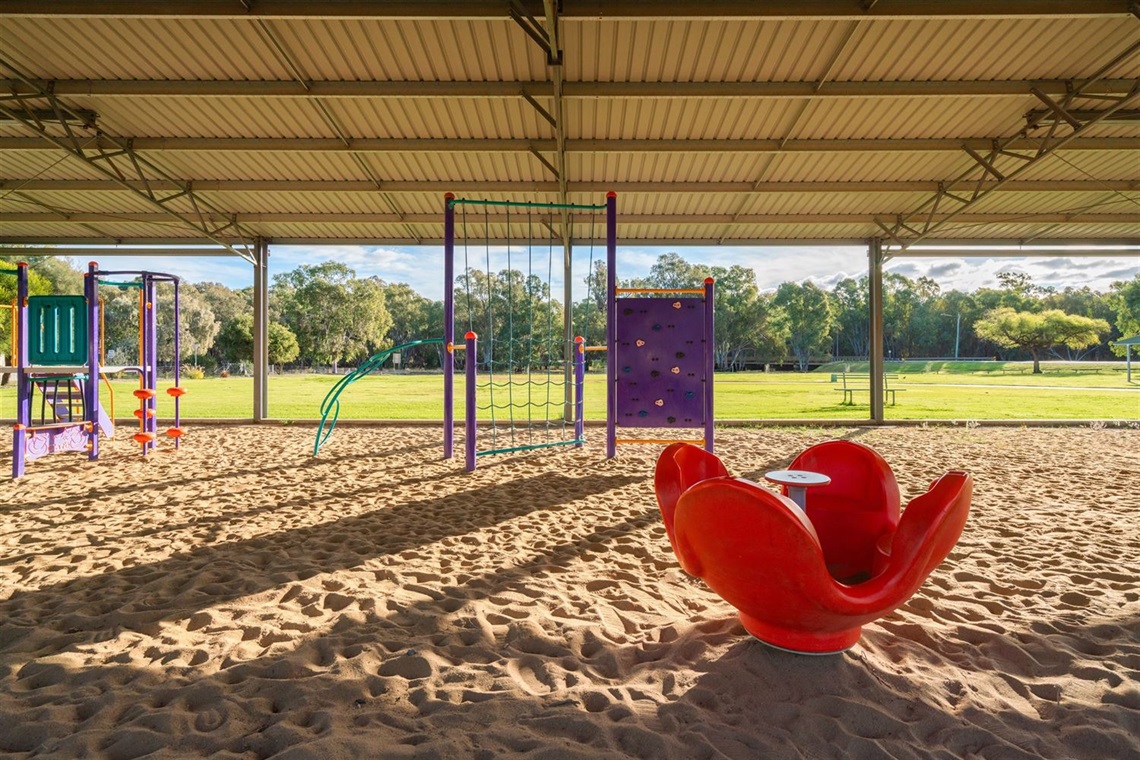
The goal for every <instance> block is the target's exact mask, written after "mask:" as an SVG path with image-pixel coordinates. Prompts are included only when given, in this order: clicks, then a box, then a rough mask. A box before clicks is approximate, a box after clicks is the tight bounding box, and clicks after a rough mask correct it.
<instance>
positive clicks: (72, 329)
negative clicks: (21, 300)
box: [28, 296, 87, 366]
mask: <svg viewBox="0 0 1140 760" xmlns="http://www.w3.org/2000/svg"><path fill="white" fill-rule="evenodd" d="M28 360H29V361H30V362H31V363H32V364H42V365H48V366H55V365H60V364H86V363H87V299H85V298H84V297H83V296H32V297H30V298H29V299H28Z"/></svg>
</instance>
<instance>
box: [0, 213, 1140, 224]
mask: <svg viewBox="0 0 1140 760" xmlns="http://www.w3.org/2000/svg"><path fill="white" fill-rule="evenodd" d="M234 217H236V220H237V221H238V222H240V223H242V224H266V223H274V224H314V223H321V224H329V223H335V224H432V225H435V224H442V220H440V218H439V215H438V214H396V213H360V212H349V213H339V212H335V213H305V214H297V213H281V212H273V213H242V214H233V215H217V216H216V217H210V218H211V219H212V221H215V222H219V223H220V222H224V221H229V220H230V219H231V218H234ZM487 218H488V219H489V221H490V223H491V224H505V223H506V222H507V220H508V218H509V217H507V216H506V215H493V214H492V215H491V216H490V217H487ZM480 219H481V220H482V219H484V217H482V216H481V217H480ZM936 219H938V221H942V220H943V219H945V220H946V221H950V220H951V219H953V220H954V221H956V222H959V223H962V224H1010V223H1016V222H1032V223H1034V224H1062V223H1063V224H1140V211H1137V212H1136V213H1105V214H1093V213H1060V212H1058V213H1028V214H1027V213H1013V214H998V213H987V214H969V213H960V214H954V215H953V216H951V215H949V214H943V215H940V216H937V217H936ZM168 220H169V217H168V216H167V215H165V214H159V213H151V212H124V213H108V212H98V213H66V214H55V213H25V212H14V213H0V223H7V224H15V223H22V224H41V223H42V224H60V223H61V222H67V223H75V224H79V223H83V224H98V223H139V224H151V223H158V222H164V221H168ZM874 220H875V215H874V214H740V215H734V214H673V215H671V214H622V217H621V221H622V224H670V225H678V226H687V225H705V224H728V223H732V224H742V225H749V224H805V225H808V224H874ZM515 223H516V224H525V219H524V218H522V217H519V216H518V215H516V216H515Z"/></svg>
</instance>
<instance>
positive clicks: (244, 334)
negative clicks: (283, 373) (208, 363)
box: [217, 314, 300, 367]
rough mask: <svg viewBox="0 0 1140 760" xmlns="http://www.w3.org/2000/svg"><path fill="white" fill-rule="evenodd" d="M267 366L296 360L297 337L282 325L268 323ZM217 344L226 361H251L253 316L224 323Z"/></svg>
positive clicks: (242, 316) (243, 315)
mask: <svg viewBox="0 0 1140 760" xmlns="http://www.w3.org/2000/svg"><path fill="white" fill-rule="evenodd" d="M267 333H268V335H267V336H266V337H267V338H268V344H267V345H266V351H267V353H268V354H269V365H270V367H272V366H273V365H278V364H287V363H289V362H291V361H293V360H294V359H296V358H297V355H298V354H299V353H300V348H298V346H297V336H296V335H294V334H293V331H292V330H290V329H289V328H288V327H286V326H285V325H283V324H280V323H279V322H270V323H269V327H268V328H267ZM217 344H218V345H221V346H223V349H222V350H223V353H224V355H225V357H226V361H234V362H252V361H253V315H252V314H241V315H239V316H238V317H236V318H235V319H231V320H230V321H229V322H227V323H226V325H225V327H223V328H222V331H221V332H220V333H219V334H218V340H217Z"/></svg>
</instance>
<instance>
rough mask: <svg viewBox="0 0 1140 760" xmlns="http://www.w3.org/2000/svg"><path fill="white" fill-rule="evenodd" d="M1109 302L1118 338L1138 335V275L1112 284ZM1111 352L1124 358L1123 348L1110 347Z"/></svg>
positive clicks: (1139, 331) (1139, 309) (1139, 279)
mask: <svg viewBox="0 0 1140 760" xmlns="http://www.w3.org/2000/svg"><path fill="white" fill-rule="evenodd" d="M1109 301H1110V303H1111V304H1112V307H1113V310H1114V311H1115V312H1116V330H1117V332H1119V333H1120V337H1122V338H1131V337H1133V336H1135V335H1140V275H1136V276H1135V277H1133V278H1132V279H1131V280H1127V281H1120V282H1114V283H1112V291H1111V293H1110V295H1109ZM1112 352H1113V353H1114V354H1116V355H1117V356H1124V354H1125V347H1124V346H1112Z"/></svg>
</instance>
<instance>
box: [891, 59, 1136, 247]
mask: <svg viewBox="0 0 1140 760" xmlns="http://www.w3.org/2000/svg"><path fill="white" fill-rule="evenodd" d="M1137 57H1140V41H1138V42H1135V43H1133V44H1132V45H1130V46H1129V47H1127V48H1125V49H1124V50H1122V51H1120V52H1119V53H1118V54H1117V55H1116V56H1114V57H1113V58H1112V60H1110V61H1109V62H1108V63H1106V64H1104V65H1103V66H1102V67H1101V68H1100V69H1099V70H1098V71H1097V72H1096V73H1095V74H1093V75H1092V76H1091V77H1089V78H1088V79H1087V80H1085V81H1084V82H1082V83H1081V84H1079V85H1078V86H1077V87H1075V88H1074V89H1073V90H1072V91H1070V92H1068V93H1066V94H1065V97H1064V98H1063V99H1062V100H1061V101H1060V102H1058V101H1054V100H1053V99H1052V98H1051V97H1050V96H1049V95H1047V94H1045V93H1043V92H1041V91H1039V90H1038V91H1034V93H1033V94H1034V95H1036V96H1037V98H1038V99H1039V100H1041V101H1042V102H1044V103H1045V104H1046V106H1047V110H1046V112H1043V113H1042V116H1041V117H1040V120H1032V119H1031V120H1030V122H1029V123H1028V125H1027V126H1026V128H1025V129H1024V130H1022V131H1021V133H1020V134H1019V135H1016V136H1012V137H1008V138H1005V139H1003V140H995V141H994V143H993V145H992V147H991V148H990V149H989V150H988V151H985V153H984V155H983V152H981V151H978V150H976V149H974V148H972V147H971V146H969V145H963V146H962V149H963V151H964V152H965V154H966V155H967V156H968V157H969V158H970V160H971V161H972V163H971V164H970V165H969V166H968V168H966V169H965V170H964V171H962V172H961V173H959V174H958V175H957V176H955V177H953V178H952V179H949V180H947V181H945V182H943V183H940V184H939V187H938V190H937V191H936V192H935V193H934V195H933V196H932V197H931V198H930V199H928V200H926V201H924V202H923V203H922V204H920V205H919V206H918V207H916V208H915V209H913V210H912V211H910V212H908V213H905V214H899V215H897V216H895V217H894V218H893V219H890V218H883V217H876V219H875V224H876V225H877V226H878V227H879V228H880V229H881V230H882V231H883V232H885V233H886V235H887V236H888V237H889V238H890V240H891V242H892V243H894V244H895V245H896V246H899V247H901V248H903V249H905V248H907V247H908V246H910V245H913V244H914V243H917V242H919V241H921V240H923V239H924V238H926V237H927V236H928V235H930V234H931V233H933V232H935V231H936V230H937V229H938V227H940V226H941V225H944V224H946V223H947V222H949V221H951V220H953V219H954V218H955V217H956V216H958V215H959V214H961V213H962V212H964V211H966V210H967V209H970V208H972V207H973V206H975V205H976V204H978V203H979V202H981V201H982V200H983V199H985V198H986V197H987V196H988V195H989V194H990V193H992V192H994V191H995V190H998V189H1000V188H1001V187H1002V186H1003V185H1004V184H1005V183H1007V182H1009V181H1010V180H1012V179H1013V178H1014V177H1017V176H1018V175H1020V174H1023V173H1024V172H1025V171H1027V170H1028V169H1030V168H1031V167H1033V166H1036V165H1037V164H1039V163H1040V162H1042V161H1044V160H1046V159H1048V158H1049V157H1050V156H1052V155H1053V154H1054V153H1056V152H1057V151H1059V150H1060V149H1062V148H1064V147H1066V146H1067V145H1068V144H1070V143H1072V142H1074V141H1075V140H1077V139H1078V138H1080V136H1081V135H1082V134H1084V133H1086V132H1087V131H1088V130H1090V129H1092V128H1094V127H1095V126H1096V125H1097V124H1100V123H1102V122H1107V121H1108V120H1110V119H1111V118H1112V117H1113V116H1114V115H1115V114H1117V113H1121V112H1124V111H1126V110H1127V109H1129V107H1131V106H1134V105H1136V104H1138V103H1140V79H1133V80H1132V84H1131V85H1130V87H1129V88H1128V91H1127V92H1125V93H1123V94H1120V95H1112V96H1108V95H1097V96H1095V99H1096V101H1097V102H1098V103H1099V104H1101V105H1104V106H1106V107H1105V108H1103V109H1102V110H1096V111H1094V112H1091V114H1085V118H1080V116H1079V111H1078V110H1077V104H1078V103H1082V102H1086V101H1087V100H1089V99H1090V93H1089V92H1088V88H1089V87H1091V86H1093V85H1095V84H1096V83H1098V82H1101V81H1104V79H1105V77H1106V76H1107V75H1108V74H1109V73H1110V72H1112V71H1114V70H1116V69H1121V68H1126V67H1127V68H1131V67H1132V64H1133V62H1134V61H1135V60H1136V59H1137ZM1126 70H1127V69H1126ZM1046 113H1048V114H1050V115H1051V118H1049V117H1046V115H1045V114H1046ZM1046 119H1048V120H1047V121H1046ZM1027 135H1028V137H1029V138H1030V141H1031V143H1032V145H1031V146H1030V147H1020V143H1023V142H1024V141H1025V138H1026V136H1027ZM1015 145H1017V147H1015Z"/></svg>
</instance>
